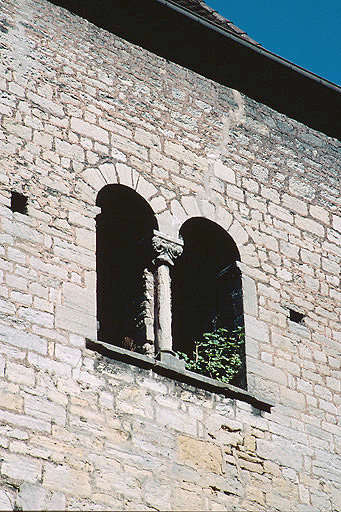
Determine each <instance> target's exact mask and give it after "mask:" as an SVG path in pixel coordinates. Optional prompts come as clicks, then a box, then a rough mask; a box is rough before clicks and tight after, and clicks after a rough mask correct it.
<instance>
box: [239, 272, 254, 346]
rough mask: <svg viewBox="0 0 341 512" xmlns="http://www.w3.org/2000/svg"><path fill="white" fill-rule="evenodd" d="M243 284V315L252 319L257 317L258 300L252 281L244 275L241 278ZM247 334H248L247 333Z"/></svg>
mask: <svg viewBox="0 0 341 512" xmlns="http://www.w3.org/2000/svg"><path fill="white" fill-rule="evenodd" d="M242 283H243V307H244V313H245V314H247V315H250V316H252V317H257V314H258V300H257V289H256V283H255V281H254V279H252V278H251V277H248V276H246V275H243V276H242ZM248 334H249V333H248ZM249 335H250V336H252V335H251V333H250V334H249Z"/></svg>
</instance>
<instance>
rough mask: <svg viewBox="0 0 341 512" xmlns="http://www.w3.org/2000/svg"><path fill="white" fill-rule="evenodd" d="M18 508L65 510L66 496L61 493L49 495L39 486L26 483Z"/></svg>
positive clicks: (22, 486) (23, 485)
mask: <svg viewBox="0 0 341 512" xmlns="http://www.w3.org/2000/svg"><path fill="white" fill-rule="evenodd" d="M16 506H17V507H20V509H21V510H51V511H52V510H65V496H64V495H63V494H62V493H59V492H54V493H49V492H48V491H46V490H45V489H44V487H42V486H41V485H39V484H35V485H32V484H30V483H27V482H24V483H23V484H22V485H21V486H20V489H19V494H18V497H17V499H16ZM18 509H19V508H18Z"/></svg>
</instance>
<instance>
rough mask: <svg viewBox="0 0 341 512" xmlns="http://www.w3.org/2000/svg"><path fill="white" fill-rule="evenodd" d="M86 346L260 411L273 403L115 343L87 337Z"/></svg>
mask: <svg viewBox="0 0 341 512" xmlns="http://www.w3.org/2000/svg"><path fill="white" fill-rule="evenodd" d="M86 348H88V349H89V350H93V351H95V352H98V353H99V354H101V355H103V356H106V357H108V358H110V359H114V360H118V361H123V362H125V363H128V364H132V365H134V366H138V367H140V368H145V369H150V370H152V371H153V372H155V373H157V374H159V375H163V376H165V377H169V378H171V379H174V380H177V381H179V382H184V383H186V384H189V385H191V386H195V387H197V388H200V389H205V390H206V391H211V392H214V393H219V394H221V395H224V396H226V397H228V398H232V399H235V400H241V401H242V402H246V403H248V404H251V405H252V406H253V407H255V408H256V409H259V410H261V411H265V412H270V411H271V407H274V405H275V404H274V402H272V401H271V400H264V399H262V398H260V397H257V396H256V395H254V394H252V393H249V392H248V391H245V390H244V389H240V388H237V387H235V386H231V385H229V384H225V383H224V382H220V381H218V380H215V379H210V378H209V377H205V376H204V375H200V374H198V373H194V372H190V371H189V370H185V369H180V368H174V367H172V366H170V365H168V364H165V363H163V362H161V361H157V360H156V359H154V358H152V357H149V356H145V355H143V354H137V353H136V352H132V351H131V350H126V349H124V348H121V347H116V346H115V345H110V344H109V343H105V342H103V341H94V340H90V339H88V338H87V339H86Z"/></svg>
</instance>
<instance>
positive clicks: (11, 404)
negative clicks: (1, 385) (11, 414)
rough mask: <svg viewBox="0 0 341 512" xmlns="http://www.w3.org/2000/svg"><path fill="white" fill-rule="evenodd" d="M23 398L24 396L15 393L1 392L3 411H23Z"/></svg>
mask: <svg viewBox="0 0 341 512" xmlns="http://www.w3.org/2000/svg"><path fill="white" fill-rule="evenodd" d="M22 405H23V398H22V396H19V395H16V394H14V393H10V392H6V391H5V390H0V407H1V408H3V409H10V410H12V411H18V412H21V411H22Z"/></svg>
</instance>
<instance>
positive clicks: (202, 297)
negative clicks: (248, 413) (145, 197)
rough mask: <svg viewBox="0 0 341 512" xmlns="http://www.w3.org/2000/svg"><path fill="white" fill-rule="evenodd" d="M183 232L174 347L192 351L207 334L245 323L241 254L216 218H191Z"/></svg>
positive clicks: (176, 273)
mask: <svg viewBox="0 0 341 512" xmlns="http://www.w3.org/2000/svg"><path fill="white" fill-rule="evenodd" d="M180 234H181V236H182V237H183V239H184V251H183V254H182V255H181V256H180V257H179V258H178V260H177V261H176V263H175V266H174V268H173V269H172V304H173V309H172V314H173V323H172V331H173V340H174V350H180V351H181V352H186V353H187V354H188V355H192V353H193V348H194V341H196V340H200V339H201V337H202V334H203V333H205V332H213V331H215V330H216V329H218V328H220V327H224V328H226V329H227V330H228V331H230V332H231V331H232V330H233V329H235V328H236V327H238V326H241V327H244V316H243V298H242V283H241V275H240V271H239V269H238V267H237V265H236V261H238V260H239V259H240V258H239V253H238V250H237V247H236V245H235V243H234V241H233V239H232V238H231V237H230V236H229V235H228V234H227V232H226V231H225V230H224V229H222V228H221V227H220V226H218V225H217V224H215V223H214V222H212V221H209V220H207V219H204V218H193V219H189V220H188V221H186V222H185V223H184V225H183V226H182V228H181V230H180ZM242 357H243V359H245V354H244V351H243V354H242ZM244 366H245V365H244ZM239 377H240V376H239ZM238 384H239V385H240V384H241V383H240V382H239V383H238Z"/></svg>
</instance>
